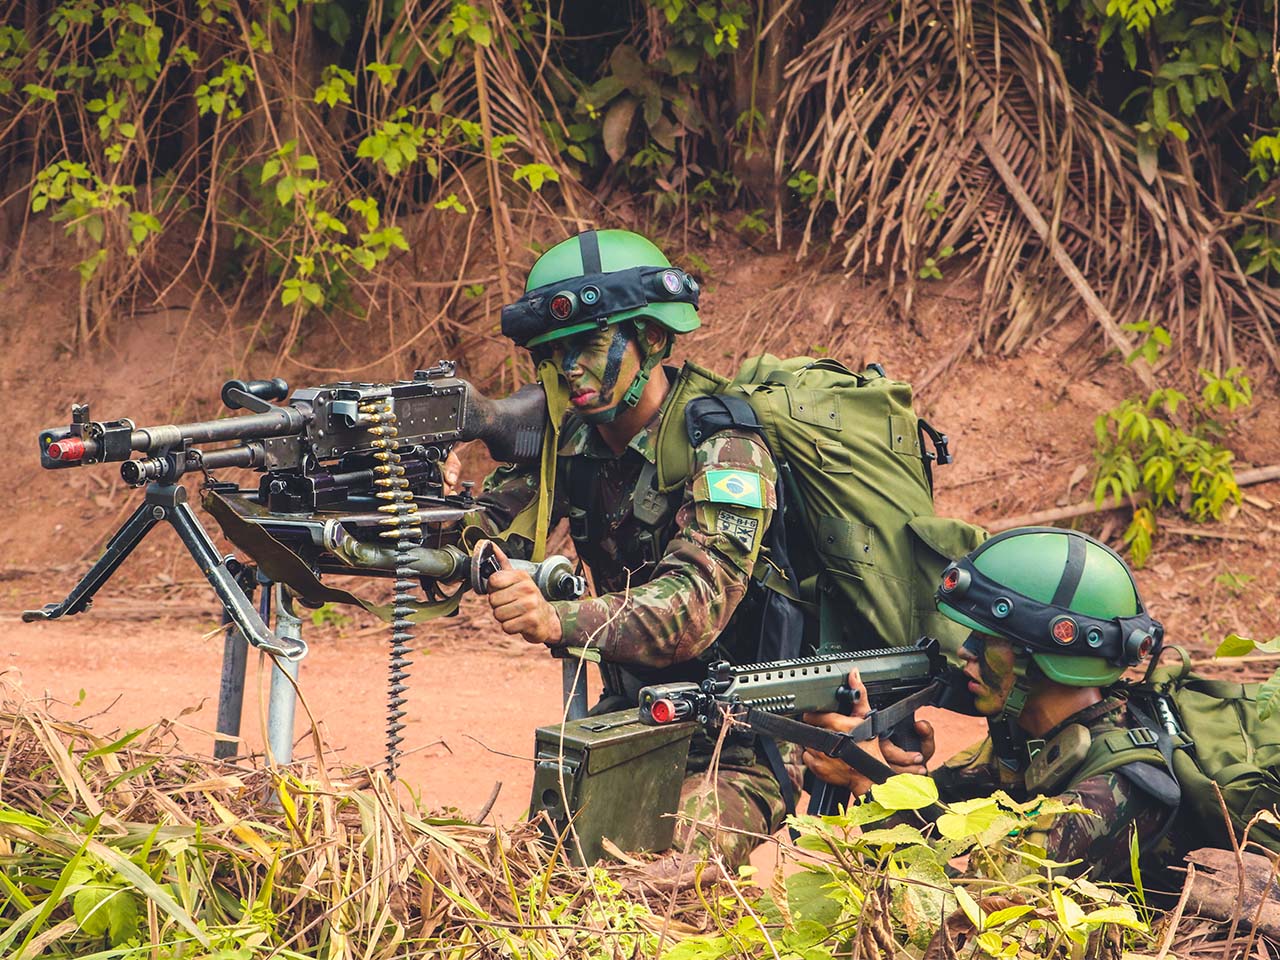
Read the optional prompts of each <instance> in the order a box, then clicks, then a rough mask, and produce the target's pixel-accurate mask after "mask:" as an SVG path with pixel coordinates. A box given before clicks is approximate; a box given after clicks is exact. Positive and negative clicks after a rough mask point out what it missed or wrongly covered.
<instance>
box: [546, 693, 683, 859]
mask: <svg viewBox="0 0 1280 960" xmlns="http://www.w3.org/2000/svg"><path fill="white" fill-rule="evenodd" d="M696 728H697V725H696V724H695V723H692V722H690V723H674V724H670V725H667V726H650V725H648V724H644V723H641V722H640V720H639V719H638V717H637V711H636V709H635V708H634V707H633V708H631V709H629V710H619V711H618V712H617V713H605V714H601V715H600V716H598V717H586V718H584V719H582V720H573V721H571V722H569V723H566V724H564V726H563V727H562V726H561V725H560V724H553V725H551V726H547V727H539V728H538V731H537V733H536V735H535V742H534V750H535V753H534V756H535V761H534V763H535V766H534V772H533V799H532V801H531V802H530V805H529V808H530V813H529V815H530V817H531V818H534V817H537V816H538V815H539V814H541V813H545V814H546V816H545V817H544V818H543V819H542V825H543V831H544V832H545V833H546V834H547V837H548V839H550V840H553V841H554V840H556V839H560V838H562V839H563V841H564V848H565V851H566V853H567V855H568V856H569V858H570V859H572V860H573V861H575V862H577V863H579V864H580V865H586V864H591V863H595V862H596V861H597V860H599V859H600V858H601V857H603V856H604V855H605V854H604V847H603V845H602V843H601V841H602V840H603V838H605V837H608V838H609V840H611V841H612V842H613V843H614V844H616V845H617V846H618V848H619V849H622V850H627V851H650V850H665V849H667V848H668V847H670V846H671V841H672V837H673V835H674V832H675V818H674V817H673V816H671V814H674V813H675V812H676V808H677V806H678V805H679V802H680V785H681V784H682V783H683V782H684V770H685V764H686V762H687V761H688V759H689V741H690V739H691V738H692V737H693V732H694V730H695V729H696ZM570 821H572V827H573V832H574V833H576V835H577V841H576V842H575V840H574V837H573V836H572V835H571V834H570V833H569V828H570Z"/></svg>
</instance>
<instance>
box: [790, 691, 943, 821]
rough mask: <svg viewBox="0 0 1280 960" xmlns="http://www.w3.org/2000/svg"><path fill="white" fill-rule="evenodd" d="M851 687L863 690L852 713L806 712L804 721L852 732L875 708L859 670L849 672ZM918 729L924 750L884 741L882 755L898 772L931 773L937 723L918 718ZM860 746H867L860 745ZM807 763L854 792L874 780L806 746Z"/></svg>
mask: <svg viewBox="0 0 1280 960" xmlns="http://www.w3.org/2000/svg"><path fill="white" fill-rule="evenodd" d="M849 689H851V690H854V691H856V692H857V693H859V694H860V695H859V697H858V702H857V703H856V704H854V708H853V713H852V715H845V714H843V713H806V714H805V715H804V721H805V722H806V723H811V724H813V725H814V726H817V727H824V728H826V729H827V730H837V731H839V732H841V733H848V732H849V731H850V730H852V729H853V728H854V727H855V726H857V725H858V723H859V721H860V720H861V719H862V718H863V717H865V716H867V714H869V713H870V712H871V705H870V704H869V703H868V702H867V688H866V687H865V686H864V685H863V683H862V680H861V679H860V678H859V677H858V671H856V670H854V671H852V672H850V674H849ZM916 733H917V734H918V735H919V737H920V751H919V752H915V751H910V750H904V749H902V748H901V747H899V746H897V745H896V744H894V743H892V742H890V741H889V740H881V741H880V755H881V756H882V757H883V758H884V762H885V763H886V764H888V765H889V767H890V768H891V769H892V770H893V772H894V773H919V774H924V773H927V772H928V771H927V768H926V765H927V764H928V762H929V758H930V757H932V756H933V751H934V739H933V726H932V725H931V724H930V723H928V721H925V720H920V721H917V722H916ZM860 749H865V748H863V747H861V746H860ZM802 759H803V760H804V764H805V766H806V767H808V768H809V769H810V770H812V771H813V772H814V775H815V776H817V777H819V778H820V779H822V780H825V781H826V782H827V783H830V784H834V785H835V786H837V787H847V788H848V790H849V792H850V793H851V794H853V795H854V796H860V795H862V794H864V793H866V792H867V791H868V790H870V789H871V787H872V784H873V781H872V780H871V779H870V778H869V777H866V776H864V775H863V774H861V773H859V772H858V771H857V770H855V769H853V767H851V766H849V765H848V764H847V763H844V762H843V761H841V760H836V759H835V758H834V757H829V756H827V755H826V754H825V753H822V752H820V751H818V750H805V751H804V754H803V755H802Z"/></svg>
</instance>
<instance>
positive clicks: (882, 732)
mask: <svg viewBox="0 0 1280 960" xmlns="http://www.w3.org/2000/svg"><path fill="white" fill-rule="evenodd" d="M941 689H942V682H941V681H939V680H935V681H933V682H932V683H930V684H929V685H928V686H927V687H924V688H923V689H921V690H917V691H916V692H915V693H913V694H911V695H910V696H907V697H904V698H903V699H901V700H899V701H897V702H896V703H892V704H889V705H888V706H886V707H881V708H880V709H879V710H873V711H871V713H869V714H868V715H867V716H865V717H864V718H863V719H862V722H861V723H859V724H858V725H857V726H855V727H854V728H853V729H852V730H850V731H849V732H848V733H841V732H839V731H836V730H827V729H824V728H822V727H815V726H813V725H812V724H808V723H805V722H803V721H801V720H793V719H791V718H790V717H782V716H778V715H777V714H773V713H768V712H766V711H764V710H760V709H758V708H756V707H747V708H746V710H745V711H744V712H743V713H742V715H741V716H736V717H735V719H736V720H737V721H738V722H739V723H742V724H745V725H746V726H747V727H749V728H751V730H753V731H754V732H756V733H759V734H763V735H765V736H770V737H774V738H776V739H779V740H786V741H788V742H789V743H795V744H799V745H800V746H802V747H807V748H809V749H811V750H820V751H821V752H823V753H825V754H827V755H828V756H831V757H835V758H836V759H837V760H840V761H843V762H844V763H847V764H848V765H849V766H851V767H853V769H855V770H857V771H858V772H859V773H861V774H862V775H863V776H866V777H870V778H871V779H872V780H874V781H875V782H877V783H884V781H885V780H887V779H889V777H891V776H893V770H891V769H890V768H889V767H888V766H887V765H886V764H884V763H882V762H881V761H879V760H877V759H876V758H875V757H873V756H871V754H869V753H867V752H866V751H865V750H863V749H862V748H861V747H859V746H858V744H860V743H865V742H867V741H868V740H874V739H878V738H880V737H887V736H888V735H889V734H890V733H891V732H892V731H893V729H894V728H895V727H897V726H898V725H899V724H901V723H903V722H904V721H908V720H910V719H911V718H912V717H914V716H915V712H916V710H918V709H919V708H920V707H925V706H928V705H930V704H931V703H933V702H934V699H935V698H936V696H937V694H938V692H939V691H940V690H941Z"/></svg>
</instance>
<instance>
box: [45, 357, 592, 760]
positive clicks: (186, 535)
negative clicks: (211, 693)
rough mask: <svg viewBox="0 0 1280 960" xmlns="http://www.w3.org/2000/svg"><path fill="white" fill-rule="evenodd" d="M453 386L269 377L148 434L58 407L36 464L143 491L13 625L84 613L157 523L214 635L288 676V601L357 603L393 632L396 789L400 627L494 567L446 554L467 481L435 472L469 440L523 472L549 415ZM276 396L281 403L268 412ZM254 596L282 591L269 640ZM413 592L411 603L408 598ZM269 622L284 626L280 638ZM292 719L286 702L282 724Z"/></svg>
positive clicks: (408, 632) (571, 582) (573, 593)
mask: <svg viewBox="0 0 1280 960" xmlns="http://www.w3.org/2000/svg"><path fill="white" fill-rule="evenodd" d="M455 374H456V370H455V365H454V364H453V363H452V362H449V361H442V362H440V363H438V364H436V365H435V366H433V367H431V368H430V369H428V370H419V371H417V372H416V373H415V374H414V375H413V378H412V379H410V380H399V381H395V382H393V383H361V382H354V381H342V382H338V383H330V384H325V385H322V386H315V387H303V388H302V389H299V390H294V391H293V393H292V394H290V392H289V386H288V384H287V383H286V382H285V381H284V380H281V379H278V378H277V379H274V380H248V381H245V380H230V381H227V383H225V384H224V385H223V387H222V401H223V403H224V404H225V405H226V407H227V408H228V409H230V410H237V411H238V410H245V411H248V412H247V413H246V414H244V415H241V416H233V417H225V418H223V419H218V420H209V421H204V422H199V423H186V424H179V425H173V424H168V425H163V426H154V427H138V426H136V425H135V423H134V422H133V421H132V420H126V419H120V420H94V419H93V418H92V417H91V415H90V411H89V405H88V404H87V403H77V404H73V405H72V407H71V423H70V424H69V425H68V426H65V427H55V428H51V429H48V430H44V431H42V432H41V433H40V436H39V447H40V464H41V466H43V467H44V468H46V469H49V470H62V469H68V468H73V467H80V466H86V465H91V464H99V463H113V462H118V463H119V464H120V475H121V477H122V478H123V480H124V481H125V482H126V483H128V484H129V485H131V486H135V487H145V488H146V489H145V492H144V495H143V502H142V503H141V504H139V506H138V508H137V510H135V511H134V513H133V515H132V516H131V517H130V518H129V519H128V520H126V521H125V522H124V524H123V525H122V526H121V527H120V529H119V530H117V531H116V533H115V534H114V536H112V538H111V540H110V541H109V542H108V543H107V546H106V548H105V550H104V551H103V554H102V556H101V557H100V558H99V559H98V561H97V562H96V563H95V564H94V565H93V567H92V568H91V569H90V570H89V572H88V573H86V574H85V576H84V577H82V578H81V580H80V581H79V582H78V583H77V584H76V585H75V587H74V588H73V589H72V591H71V593H70V594H69V595H68V596H67V598H66V599H65V600H63V601H62V602H60V603H50V604H48V605H46V606H45V607H44V608H43V609H40V610H29V611H27V612H25V613H24V614H23V615H22V618H23V620H25V621H28V622H30V621H36V620H54V619H57V618H58V617H62V616H67V615H71V614H77V613H81V612H83V611H85V610H87V609H89V606H90V605H91V603H92V601H93V598H94V595H95V594H96V593H97V591H98V590H99V589H100V588H101V587H102V586H103V585H104V584H105V583H106V582H107V580H108V579H110V577H111V575H112V574H113V573H114V572H115V571H116V569H117V568H118V567H119V566H120V564H121V563H122V562H123V561H124V559H125V558H126V557H127V556H128V555H129V553H130V552H131V551H132V550H133V549H134V548H135V547H136V546H137V545H138V543H139V542H140V541H141V540H142V538H143V537H144V536H145V535H146V534H147V532H148V531H150V530H151V528H152V527H154V526H155V525H156V524H157V523H159V522H161V521H166V522H168V523H170V524H171V525H172V526H173V527H174V529H175V530H176V531H177V533H178V536H179V537H180V538H181V540H182V542H183V544H184V545H185V546H186V548H187V549H188V551H189V552H190V553H191V555H192V557H193V558H194V559H195V561H196V563H197V564H198V565H199V567H200V568H201V570H202V571H203V572H204V574H205V576H206V577H207V578H208V580H209V583H210V584H211V585H212V587H213V589H214V591H215V592H216V593H217V595H218V599H219V601H220V602H221V604H222V607H223V610H224V612H225V616H224V622H225V623H228V624H234V626H235V627H236V628H238V631H239V635H240V636H242V637H243V638H244V640H246V641H247V642H248V643H249V644H251V645H253V646H255V647H258V648H260V649H262V650H265V651H268V652H270V653H272V654H274V655H276V656H277V657H278V658H281V659H283V660H284V661H286V662H288V661H297V660H298V659H300V658H301V657H302V656H303V655H305V653H306V649H307V648H306V644H305V643H303V641H302V640H301V637H300V635H299V634H298V630H297V629H296V624H297V618H296V617H293V616H292V612H291V611H286V610H285V609H284V606H283V604H284V603H285V602H286V601H287V597H288V596H295V597H298V598H299V599H300V600H301V601H302V602H303V603H304V604H307V605H310V606H320V605H322V604H324V603H327V602H337V603H359V604H361V605H363V606H365V607H366V608H367V609H370V610H373V611H374V612H376V613H378V614H379V615H380V616H383V617H384V618H385V619H389V620H391V626H392V631H393V636H392V648H391V673H390V688H389V701H388V710H389V713H388V728H387V738H388V739H387V761H388V766H389V767H390V768H391V771H392V774H393V775H394V764H395V758H396V755H397V753H398V745H399V743H400V742H401V740H402V739H403V738H402V737H401V736H400V730H402V729H403V727H404V724H403V723H402V722H401V718H402V717H403V716H404V710H403V709H402V707H403V705H404V703H405V700H404V697H403V693H404V691H405V686H404V681H405V679H406V678H407V676H408V674H407V669H406V668H407V667H408V664H409V661H408V659H407V657H406V654H407V653H408V652H409V642H410V641H411V640H412V636H413V634H412V625H413V623H414V622H415V621H416V620H420V619H425V618H426V617H428V616H433V615H438V614H440V613H448V612H452V610H454V609H456V605H457V600H458V597H459V594H460V593H461V592H462V591H463V590H464V589H466V588H468V587H471V588H474V589H476V590H477V591H478V592H484V589H485V581H486V580H487V577H488V575H489V574H490V573H492V572H493V570H495V569H496V564H494V563H493V562H492V560H491V559H486V558H485V557H484V556H481V555H477V556H476V557H475V558H474V559H473V557H472V555H471V554H470V552H469V551H468V550H466V549H465V548H464V547H463V545H462V544H461V543H460V535H461V530H462V521H463V518H464V516H465V515H466V514H467V513H468V512H469V511H470V510H472V509H474V506H475V502H474V500H473V499H472V497H471V493H470V484H464V490H463V492H461V493H458V494H446V493H445V492H444V488H443V483H442V475H441V471H440V466H441V464H442V463H443V461H444V460H445V458H446V456H447V455H448V453H449V450H450V449H451V448H452V446H453V445H454V444H455V443H458V442H460V441H466V440H481V441H483V442H484V443H485V444H486V445H487V446H488V448H489V451H490V453H491V454H492V455H493V457H494V458H495V459H497V460H500V461H504V462H528V461H532V460H536V459H537V458H538V457H539V456H540V455H541V450H542V442H543V434H544V431H545V426H546V416H547V414H546V400H545V397H544V394H543V391H542V389H541V387H539V386H538V385H536V384H530V385H528V386H526V387H525V388H523V389H521V390H520V391H518V392H516V393H515V394H514V395H512V396H511V397H508V398H506V399H504V400H489V399H487V398H485V397H484V396H482V395H481V394H480V393H479V392H478V391H477V390H476V389H475V388H474V387H472V386H471V385H470V384H469V383H467V381H466V380H463V379H461V378H459V377H457V376H456V375H455ZM286 397H287V398H288V399H287V402H285V403H284V404H282V405H281V404H277V403H273V402H272V401H283V400H285V398H286ZM224 444H225V445H224ZM135 455H138V456H135ZM232 467H238V468H247V469H251V470H255V471H257V472H258V473H260V474H261V475H262V476H261V479H260V481H259V482H258V484H257V486H256V487H249V488H241V487H240V486H239V485H238V484H237V483H234V482H231V483H229V482H220V481H218V480H216V479H215V478H214V477H213V472H214V471H216V470H220V469H225V468H232ZM197 472H198V473H200V474H202V475H203V477H204V481H205V482H204V484H203V486H202V501H203V504H204V507H205V509H206V510H207V511H208V512H209V513H210V514H211V515H212V516H213V517H214V519H215V520H216V521H217V522H218V524H219V526H221V528H222V530H223V533H225V534H226V536H227V538H228V539H229V540H230V541H231V542H232V543H233V544H234V545H235V546H236V547H237V548H238V549H239V550H241V551H243V552H244V553H245V554H247V555H248V557H249V558H250V559H251V560H252V561H253V564H254V565H256V566H251V565H248V564H244V563H241V562H239V561H238V560H237V559H236V558H235V557H221V556H219V555H218V552H217V550H216V549H215V547H214V544H213V542H212V541H211V540H210V539H209V537H208V535H207V534H206V533H205V531H204V529H203V528H202V527H201V525H200V523H199V522H198V521H197V520H196V517H195V515H194V513H193V512H192V509H191V507H190V505H189V504H188V503H187V493H186V490H185V489H184V488H183V487H182V486H181V485H180V483H179V481H180V480H181V478H182V477H183V476H185V475H187V474H190V473H197ZM513 562H514V563H515V564H517V565H520V566H524V567H526V568H527V569H529V571H530V572H531V573H532V574H533V576H534V579H535V580H536V581H537V583H538V584H539V586H540V587H541V588H542V590H543V592H544V593H545V594H546V595H547V596H548V597H549V598H551V599H576V598H577V597H579V596H581V595H582V593H583V592H584V591H585V582H584V581H583V579H582V578H581V577H578V576H576V575H575V572H574V569H573V567H572V565H571V564H570V563H569V561H568V560H566V559H565V558H563V557H551V558H549V559H547V560H545V561H543V562H542V563H540V564H524V563H523V562H521V561H513ZM327 574H355V575H357V576H362V577H381V578H389V579H393V580H394V583H395V586H394V599H393V602H392V604H391V605H390V606H379V605H377V604H375V603H373V602H371V601H368V600H364V599H362V598H360V597H357V596H355V595H354V594H352V593H350V592H348V591H346V590H341V589H337V588H334V587H332V586H330V585H328V584H325V583H323V582H322V580H321V578H322V577H323V576H325V575H327ZM267 583H275V584H283V585H285V586H287V587H288V594H285V593H283V592H281V591H279V590H278V589H277V591H276V592H277V595H278V596H279V597H281V601H280V603H281V607H280V611H279V613H278V614H277V629H276V631H275V632H273V631H272V630H271V629H269V628H268V626H267V623H266V621H267V618H268V617H269V615H270V594H269V593H268V592H267V590H265V589H264V590H263V601H262V605H261V607H260V608H259V609H255V607H254V605H253V602H252V593H253V591H254V589H255V588H256V586H258V585H265V584H267ZM419 585H420V586H421V589H422V591H423V592H424V593H425V600H419V599H418V598H417V597H416V596H415V593H416V587H418V586H419ZM447 588H454V589H453V591H452V592H448V590H447ZM282 616H284V617H287V619H288V622H289V623H291V624H293V625H294V626H292V627H290V628H289V629H282V627H281V625H282V623H283V621H282V619H281V617H282ZM234 633H235V631H231V632H230V633H229V634H228V640H227V642H228V647H227V654H226V657H225V658H224V673H223V694H224V695H223V697H222V698H221V701H220V703H219V720H218V730H219V732H220V733H230V734H235V733H238V730H239V716H240V699H239V694H237V693H236V692H235V688H236V686H237V684H236V680H235V676H234V674H235V672H236V670H237V669H238V670H239V690H240V691H241V692H242V690H243V673H244V666H243V652H242V650H241V652H240V654H239V662H238V664H237V662H236V651H235V650H233V648H232V645H233V644H235V643H239V644H240V646H241V648H243V641H239V640H238V638H237V637H235V636H233V634H234ZM295 669H296V667H295ZM229 687H230V688H231V689H230V691H229ZM290 698H291V693H290ZM291 704H292V699H290V709H291V708H292V707H291ZM287 726H288V731H286V739H285V741H284V742H283V743H282V744H279V745H277V746H276V749H275V753H276V756H277V758H279V757H280V754H281V752H282V751H285V752H287V749H288V747H289V746H290V744H289V739H291V735H292V722H291V721H290V722H289V723H288V725H287ZM231 745H232V744H231V742H229V741H224V742H220V743H219V744H218V748H217V749H216V751H215V752H216V753H217V754H218V755H219V756H226V755H228V750H227V748H228V747H230V746H231Z"/></svg>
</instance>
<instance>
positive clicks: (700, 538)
mask: <svg viewBox="0 0 1280 960" xmlns="http://www.w3.org/2000/svg"><path fill="white" fill-rule="evenodd" d="M777 476H778V474H777V467H776V466H775V465H774V462H773V458H772V457H771V456H770V454H769V451H768V450H767V449H766V448H765V446H764V444H763V443H761V442H760V440H758V439H757V438H756V437H755V436H754V435H752V434H750V433H747V432H744V431H736V430H725V431H722V432H721V433H718V434H716V435H715V436H714V437H712V438H710V439H709V440H707V441H705V442H704V443H702V444H700V445H699V446H698V447H697V448H695V450H694V465H693V473H692V476H691V477H690V479H689V481H688V483H687V484H686V486H685V491H684V499H683V501H682V503H681V505H680V509H679V511H678V512H677V514H676V527H677V530H678V531H679V532H678V533H677V534H676V535H675V536H674V537H672V538H671V541H670V543H668V544H667V549H666V553H665V554H664V555H663V557H662V559H661V560H660V561H659V563H658V565H657V568H656V569H655V570H654V573H653V576H652V577H650V578H649V580H648V581H646V582H645V583H643V584H639V585H637V586H634V587H631V588H630V589H629V590H626V591H624V592H620V593H609V594H605V595H604V596H600V597H594V598H591V599H589V600H582V601H577V602H568V601H560V602H557V603H554V604H552V606H553V607H555V609H556V613H557V615H558V616H559V617H560V624H561V628H562V633H563V641H562V642H563V643H564V644H566V645H570V646H586V645H588V644H590V645H591V646H594V647H596V648H597V649H598V650H599V651H600V655H601V656H602V657H603V658H604V659H606V660H609V661H611V662H614V663H622V664H632V665H637V666H646V667H658V668H662V667H667V666H670V665H672V664H674V663H680V662H682V661H685V660H691V659H693V658H694V657H696V656H698V655H699V654H700V653H702V651H703V650H705V649H707V647H709V646H711V644H712V643H713V642H714V641H715V639H716V637H718V636H719V635H720V633H721V632H722V631H723V630H724V628H725V626H726V625H727V624H728V622H729V618H730V617H731V616H732V615H733V611H734V610H735V609H736V607H737V606H738V603H739V602H740V601H741V600H742V597H743V595H744V594H745V593H746V590H747V585H748V583H749V582H750V579H751V571H752V569H753V568H754V566H755V562H756V557H757V555H758V554H759V552H760V543H761V540H762V539H763V537H764V533H765V531H766V530H767V529H768V526H769V521H770V519H771V518H772V516H773V510H774V508H775V507H776V506H777V490H776V487H775V484H776V482H777Z"/></svg>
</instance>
